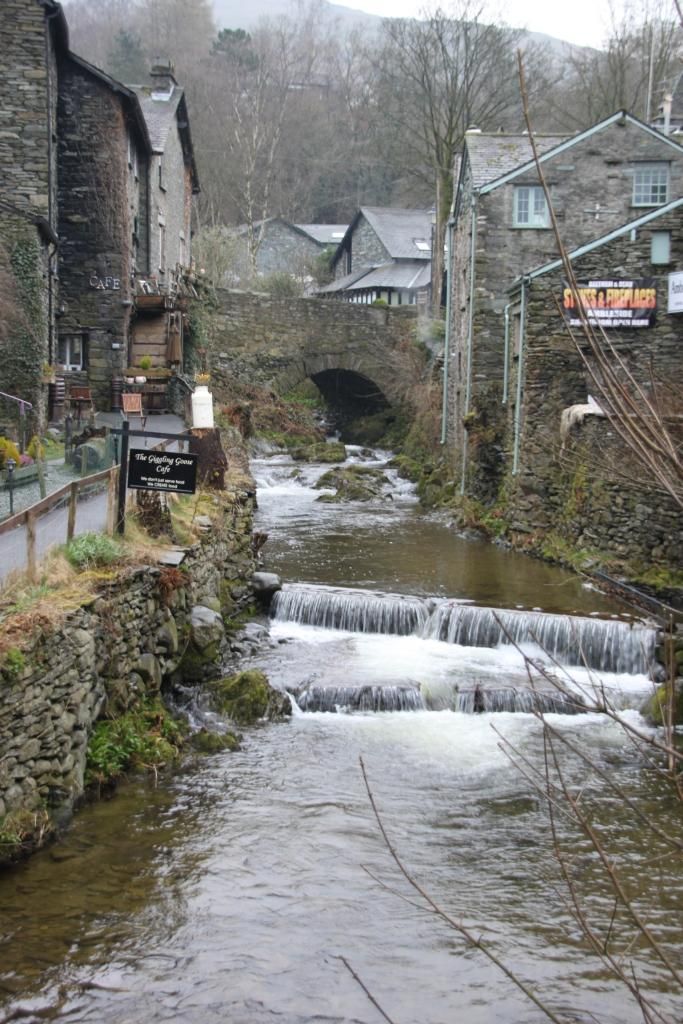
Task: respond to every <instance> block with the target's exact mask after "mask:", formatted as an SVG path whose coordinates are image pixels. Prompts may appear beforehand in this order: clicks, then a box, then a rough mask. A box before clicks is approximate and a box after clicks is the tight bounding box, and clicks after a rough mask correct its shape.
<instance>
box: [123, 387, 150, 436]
mask: <svg viewBox="0 0 683 1024" xmlns="http://www.w3.org/2000/svg"><path fill="white" fill-rule="evenodd" d="M121 412H122V413H123V416H124V417H126V418H127V417H128V416H139V417H140V424H141V428H142V430H144V429H145V423H146V422H147V414H146V413H144V412H143V411H142V395H141V394H139V393H133V392H130V393H126V392H125V391H124V393H123V394H122V395H121Z"/></svg>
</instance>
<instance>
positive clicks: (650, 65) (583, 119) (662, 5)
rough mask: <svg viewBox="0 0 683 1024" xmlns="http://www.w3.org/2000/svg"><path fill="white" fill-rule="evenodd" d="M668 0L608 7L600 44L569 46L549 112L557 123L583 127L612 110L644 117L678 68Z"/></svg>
mask: <svg viewBox="0 0 683 1024" xmlns="http://www.w3.org/2000/svg"><path fill="white" fill-rule="evenodd" d="M676 21H677V18H676V15H675V13H674V12H673V10H672V6H671V2H670V0H645V2H644V3H643V2H641V3H638V2H636V0H630V2H629V3H627V5H626V7H625V8H624V7H621V6H620V7H619V8H616V7H613V8H612V12H611V28H610V33H609V37H608V38H607V40H606V43H605V45H604V47H602V48H601V49H598V50H589V49H583V50H575V51H574V52H573V53H572V54H571V56H570V58H569V63H568V68H567V74H566V76H565V77H564V79H563V81H562V84H561V86H560V87H559V88H558V90H557V95H556V96H554V97H553V98H552V100H551V109H552V113H553V114H554V116H555V119H556V123H557V124H559V125H560V126H561V127H562V126H566V127H569V128H576V127H581V128H584V127H585V126H586V125H587V124H594V123H595V122H596V121H599V120H601V119H602V118H604V117H608V116H609V115H610V114H613V113H614V112H615V111H616V110H628V111H630V113H632V114H635V115H636V116H637V117H640V118H642V119H643V120H644V121H650V120H651V119H652V118H653V117H654V115H655V113H656V109H657V101H658V98H659V97H660V96H661V93H662V90H663V89H664V88H665V87H667V86H670V84H671V79H672V76H673V75H674V73H675V72H676V71H677V70H679V68H680V52H681V45H683V31H682V29H681V26H680V25H677V24H676Z"/></svg>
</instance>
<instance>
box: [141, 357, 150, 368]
mask: <svg viewBox="0 0 683 1024" xmlns="http://www.w3.org/2000/svg"><path fill="white" fill-rule="evenodd" d="M140 369H141V370H151V369H152V357H151V356H143V357H142V359H141V360H140Z"/></svg>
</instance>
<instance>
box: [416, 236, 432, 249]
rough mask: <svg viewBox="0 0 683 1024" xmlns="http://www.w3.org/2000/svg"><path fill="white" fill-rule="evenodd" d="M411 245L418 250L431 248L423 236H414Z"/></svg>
mask: <svg viewBox="0 0 683 1024" xmlns="http://www.w3.org/2000/svg"><path fill="white" fill-rule="evenodd" d="M413 245H414V246H415V248H416V249H419V250H420V252H431V249H432V247H431V245H430V244H429V242H426V241H425V240H424V238H414V239H413Z"/></svg>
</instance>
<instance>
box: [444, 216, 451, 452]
mask: <svg viewBox="0 0 683 1024" xmlns="http://www.w3.org/2000/svg"><path fill="white" fill-rule="evenodd" d="M446 229H447V234H446V238H447V239H448V242H447V245H448V259H447V261H446V334H445V337H444V344H443V400H442V403H441V444H445V443H446V435H447V433H448V364H449V362H450V357H451V290H452V288H453V220H452V219H451V220H449V221H448V224H447V225H446Z"/></svg>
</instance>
